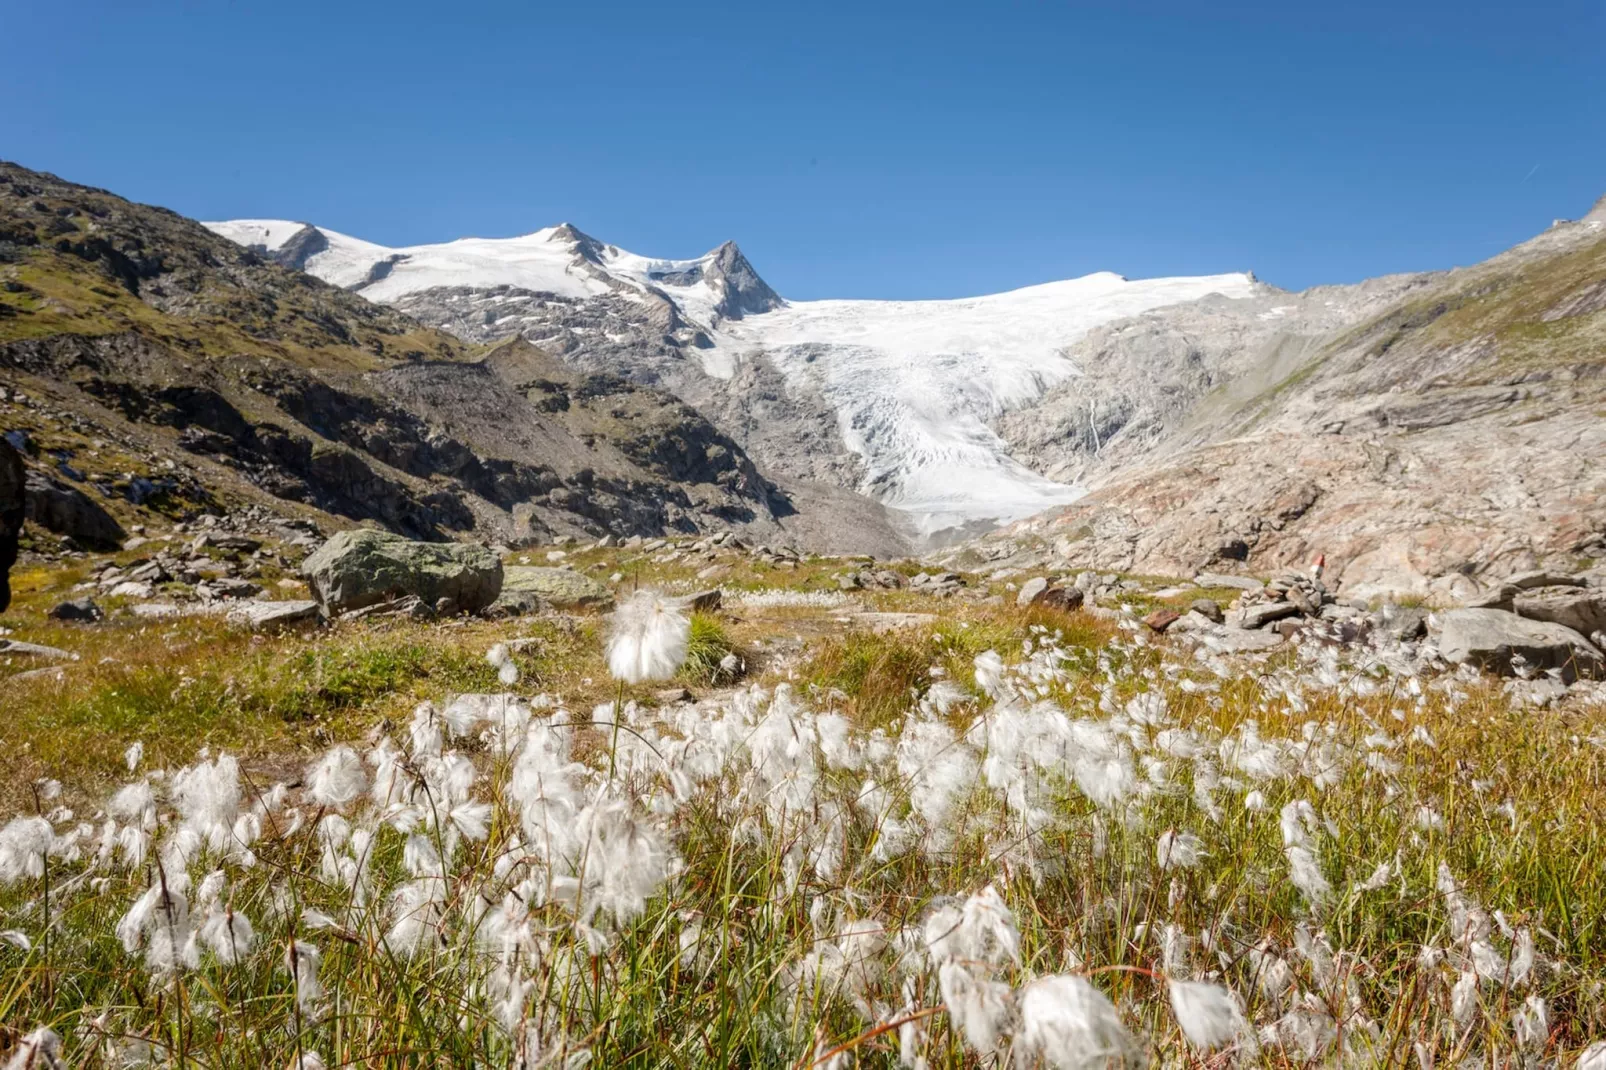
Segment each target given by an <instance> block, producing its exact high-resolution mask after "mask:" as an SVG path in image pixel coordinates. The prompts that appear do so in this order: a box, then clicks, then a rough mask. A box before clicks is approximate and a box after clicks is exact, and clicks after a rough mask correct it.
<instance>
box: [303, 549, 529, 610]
mask: <svg viewBox="0 0 1606 1070" xmlns="http://www.w3.org/2000/svg"><path fill="white" fill-rule="evenodd" d="M301 572H302V575H303V576H305V577H306V579H307V583H308V584H309V585H310V586H311V588H312V593H313V596H314V597H315V598H316V599H317V600H318V604H319V606H320V607H321V608H322V610H323V612H324V613H325V614H326V615H329V616H336V615H339V614H341V613H347V612H351V611H353V610H359V609H363V608H364V607H367V606H372V605H377V604H378V603H381V602H386V601H390V600H392V599H397V598H405V597H408V596H412V597H416V598H418V599H420V600H421V601H422V602H423V604H424V605H425V606H427V607H429V608H431V609H433V610H434V612H436V613H442V614H448V613H477V612H479V611H480V610H483V609H485V608H486V607H488V606H490V605H491V603H493V602H495V601H496V597H497V595H498V594H500V593H501V591H502V562H501V561H500V559H498V558H497V556H496V555H495V554H493V553H492V552H491V551H489V550H487V549H485V548H484V547H483V546H476V545H473V544H470V543H427V542H414V541H411V540H409V539H404V538H402V537H401V536H399V535H393V534H391V533H389V532H384V531H372V530H367V529H358V530H354V531H342V532H339V533H337V534H336V535H335V536H334V537H333V538H331V539H330V540H329V541H328V542H326V543H324V544H323V546H321V547H319V548H318V550H317V551H316V552H315V553H313V554H312V555H311V556H310V557H308V558H307V560H306V561H305V562H303V563H302V567H301Z"/></svg>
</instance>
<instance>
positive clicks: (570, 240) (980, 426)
mask: <svg viewBox="0 0 1606 1070" xmlns="http://www.w3.org/2000/svg"><path fill="white" fill-rule="evenodd" d="M206 225H207V226H208V227H210V228H212V229H213V230H214V231H216V232H217V233H219V234H221V235H223V236H224V237H227V238H230V239H232V240H234V241H236V242H239V243H241V244H243V245H252V246H257V247H259V248H261V249H262V250H263V251H264V252H266V253H267V254H268V255H275V250H280V249H281V247H285V248H287V247H288V245H287V243H288V244H289V245H293V244H296V243H292V242H291V239H292V238H293V237H295V236H296V235H297V234H298V233H299V232H300V231H302V230H304V229H306V227H305V225H304V224H301V223H292V222H288V221H283V220H234V221H230V222H223V223H208V224H206ZM319 234H321V235H322V238H323V241H321V242H319V243H317V245H316V246H314V247H309V248H315V249H316V250H317V251H315V252H312V254H311V255H310V256H307V257H306V258H305V260H304V262H302V263H301V266H302V267H303V268H304V269H305V270H306V271H308V272H310V273H312V274H314V275H317V276H318V277H320V278H322V279H324V280H325V281H327V282H330V283H333V284H335V285H337V286H344V287H347V288H349V289H353V290H356V291H357V292H359V293H361V294H362V295H363V296H365V297H368V298H370V299H372V300H375V301H382V302H396V301H398V300H400V299H402V298H404V297H408V296H409V295H417V294H420V293H422V292H424V291H431V290H441V289H444V288H463V289H466V290H480V291H483V290H486V289H491V288H494V287H510V288H512V289H513V290H516V291H525V292H526V293H527V294H531V295H537V294H551V295H554V296H556V297H559V298H564V299H567V300H569V301H571V302H573V301H578V302H580V305H579V306H576V307H579V308H582V309H583V308H585V307H589V306H588V304H587V303H588V302H591V301H592V299H598V300H603V299H606V300H610V301H613V302H614V305H613V306H612V307H614V308H615V309H616V310H617V307H618V301H619V299H623V300H624V301H625V302H626V306H627V307H632V308H633V307H637V305H638V304H639V306H640V307H641V308H642V309H643V313H642V317H643V320H644V322H647V321H648V318H649V317H648V310H649V309H650V308H652V307H655V305H656V307H659V308H663V309H668V306H669V305H672V306H673V309H672V312H671V314H670V320H669V321H664V322H665V323H666V324H667V325H666V326H665V327H664V328H663V329H664V332H665V333H668V332H677V331H678V332H679V333H678V334H677V338H676V339H675V340H669V344H671V345H682V344H684V340H686V339H694V344H692V345H690V346H687V348H686V349H685V353H686V355H687V356H688V357H691V358H694V360H695V364H693V365H690V366H692V367H700V369H701V371H702V373H703V374H706V375H707V376H710V377H711V378H712V379H714V380H729V379H731V378H732V377H733V376H734V375H735V373H736V371H737V369H738V368H739V367H740V365H741V363H742V361H744V360H747V359H752V358H753V357H754V356H756V355H758V354H763V355H765V356H766V357H767V359H768V360H769V361H770V362H771V363H773V364H774V365H775V367H776V369H777V370H778V371H780V373H781V374H782V376H783V377H784V379H785V381H786V383H787V385H788V388H789V389H791V390H793V391H804V390H806V391H808V392H810V393H813V394H815V395H818V396H819V397H822V398H824V399H825V402H826V403H827V404H828V405H829V406H830V407H831V409H832V410H834V412H835V414H836V421H837V427H838V432H839V434H840V437H841V440H842V443H843V445H844V446H846V447H847V449H848V450H850V451H852V452H853V453H854V454H856V455H857V456H858V457H860V458H861V459H862V460H863V462H864V478H863V480H862V481H861V484H860V486H859V487H858V488H857V489H859V490H860V491H861V492H863V493H866V494H869V495H871V496H873V497H875V498H877V499H879V500H880V501H882V502H883V503H885V504H886V505H888V506H890V507H893V508H896V509H898V510H900V511H902V512H903V513H904V514H905V515H906V516H907V517H908V520H909V523H910V527H911V528H912V529H914V531H915V532H916V533H918V534H919V535H921V536H933V535H936V534H938V533H940V532H942V531H944V530H946V529H951V528H962V527H966V526H974V525H976V524H978V523H983V522H994V523H996V522H1005V521H1010V520H1015V519H1019V518H1021V517H1025V516H1029V515H1031V514H1033V513H1036V512H1040V511H1042V510H1044V509H1047V508H1050V507H1052V506H1055V505H1060V504H1064V503H1066V502H1069V501H1073V500H1075V499H1076V498H1077V497H1079V496H1080V495H1081V493H1082V491H1081V489H1080V488H1078V487H1075V486H1070V485H1067V484H1064V483H1057V482H1055V481H1053V480H1050V479H1047V478H1045V477H1044V476H1041V475H1039V474H1037V473H1035V472H1033V471H1031V470H1030V469H1028V468H1026V467H1025V466H1024V465H1022V464H1020V463H1018V462H1017V461H1015V460H1014V459H1013V458H1012V457H1011V456H1010V454H1009V451H1008V448H1007V446H1006V444H1005V443H1004V442H1003V440H1002V439H1000V438H999V436H998V435H997V434H995V433H994V431H993V430H992V426H991V425H992V422H993V421H994V420H995V419H996V418H997V417H998V416H999V415H1001V414H1002V413H1004V412H1006V411H1008V410H1010V409H1013V408H1017V407H1020V406H1022V405H1026V404H1029V403H1031V402H1032V401H1034V400H1035V399H1037V398H1038V397H1039V396H1041V395H1042V393H1043V392H1044V391H1045V390H1047V389H1048V388H1050V387H1052V386H1054V385H1055V384H1057V383H1060V382H1062V381H1064V380H1066V379H1068V378H1070V377H1072V376H1076V375H1084V374H1085V375H1097V374H1098V369H1097V368H1078V367H1077V366H1076V365H1075V364H1074V363H1073V362H1072V361H1071V360H1070V359H1069V358H1068V357H1067V356H1066V355H1065V350H1066V347H1068V346H1070V345H1071V344H1072V343H1074V342H1076V341H1077V340H1078V339H1080V338H1081V337H1082V336H1083V335H1084V334H1086V333H1087V332H1088V331H1089V330H1091V329H1092V328H1094V327H1097V326H1099V325H1100V324H1103V323H1107V322H1109V321H1111V320H1115V319H1119V318H1122V317H1125V316H1132V315H1136V314H1138V313H1141V312H1144V311H1146V310H1148V309H1152V308H1157V307H1160V306H1163V305H1170V304H1177V303H1179V302H1184V301H1192V300H1195V299H1198V298H1201V297H1204V296H1207V295H1209V294H1221V295H1223V296H1226V297H1246V296H1249V295H1251V294H1252V293H1253V292H1254V286H1255V283H1254V279H1253V277H1252V276H1250V275H1247V274H1229V275H1211V276H1201V277H1186V278H1166V279H1143V280H1137V281H1128V280H1126V279H1124V278H1122V277H1121V276H1119V275H1114V274H1110V273H1108V272H1104V273H1099V274H1094V275H1088V276H1084V277H1082V278H1079V279H1070V280H1067V281H1063V282H1051V283H1046V284H1043V285H1040V286H1030V287H1026V288H1025V289H1020V290H1013V291H1010V292H1008V293H1001V294H993V295H990V296H986V297H975V298H965V299H960V300H944V301H848V300H832V301H799V302H790V303H788V302H785V301H782V300H781V299H780V297H779V296H778V295H776V294H775V293H774V291H773V290H771V289H770V288H769V287H768V286H767V285H765V284H764V282H763V280H762V279H760V278H759V277H758V275H757V273H756V272H754V271H753V270H752V267H751V265H750V264H748V263H747V261H746V259H745V258H743V257H742V256H741V253H740V251H738V250H737V249H736V248H735V246H734V245H730V244H728V243H727V244H726V245H723V246H720V247H719V248H718V249H715V250H713V251H711V252H709V253H707V254H705V255H703V256H701V257H696V258H693V259H689V260H662V259H653V258H649V257H643V256H638V255H636V254H634V253H630V252H626V251H625V250H622V249H619V248H618V247H616V246H611V245H604V244H602V243H600V242H598V241H596V240H595V239H593V238H589V237H587V236H586V235H584V234H582V233H580V232H579V231H578V230H576V229H574V228H573V227H571V226H568V225H563V226H559V227H550V228H547V229H544V230H538V231H536V232H534V233H532V234H526V235H523V236H520V237H516V238H500V239H488V238H464V239H460V240H458V241H454V242H446V243H442V244H436V245H418V246H410V247H405V248H388V247H386V246H382V245H376V244H374V243H372V242H366V241H362V240H361V239H358V238H352V237H349V236H347V235H344V234H339V233H337V232H335V231H330V230H324V229H322V228H319ZM279 255H280V256H281V258H282V256H283V254H282V253H280V254H279ZM666 302H667V304H666ZM554 307H557V306H554ZM561 307H570V306H561ZM561 307H557V308H558V310H557V311H551V315H552V316H561V315H563V314H564V313H563V312H562V311H561ZM549 311H550V310H549ZM676 317H678V321H677V320H676ZM651 322H655V323H657V322H660V321H658V320H652V321H651ZM492 329H495V330H498V331H504V332H507V333H511V332H512V331H515V330H517V331H520V332H522V333H524V334H525V335H526V336H527V337H529V338H530V339H531V340H532V341H538V342H543V343H544V342H546V341H547V339H548V337H549V336H550V334H551V332H552V331H553V330H554V329H561V330H564V331H566V332H567V334H568V337H569V338H570V340H571V343H573V344H578V345H582V346H583V345H584V344H585V342H586V338H585V336H586V332H587V331H588V330H593V328H586V327H580V326H577V325H574V326H571V327H565V326H564V325H563V324H562V323H561V322H560V323H558V324H556V326H555V325H554V323H553V322H552V320H551V318H550V317H549V318H547V319H541V318H540V317H537V316H529V315H527V316H525V317H523V318H522V319H518V320H516V321H513V322H509V323H507V324H506V326H503V324H502V322H501V321H500V320H498V321H497V322H496V323H495V324H494V327H493V328H492ZM648 333H649V334H650V333H651V331H648ZM474 340H484V339H479V338H476V339H474ZM732 433H735V434H737V437H738V438H739V439H740V438H741V435H740V434H739V432H737V431H735V430H732Z"/></svg>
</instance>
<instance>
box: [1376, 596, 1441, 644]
mask: <svg viewBox="0 0 1606 1070" xmlns="http://www.w3.org/2000/svg"><path fill="white" fill-rule="evenodd" d="M1372 627H1373V628H1374V629H1375V630H1376V631H1377V632H1378V633H1379V634H1380V635H1385V636H1387V637H1388V638H1390V639H1397V640H1400V641H1402V642H1409V641H1410V640H1412V639H1420V638H1422V636H1423V635H1425V634H1426V633H1427V630H1428V614H1427V610H1425V609H1421V608H1420V607H1417V606H1402V605H1396V604H1395V603H1393V602H1384V603H1383V604H1382V606H1380V607H1379V608H1378V610H1377V612H1376V613H1374V614H1372Z"/></svg>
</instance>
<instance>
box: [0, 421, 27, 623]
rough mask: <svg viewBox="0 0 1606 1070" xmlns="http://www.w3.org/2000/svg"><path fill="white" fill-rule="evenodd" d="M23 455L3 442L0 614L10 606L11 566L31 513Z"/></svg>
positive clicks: (0, 457) (0, 449) (0, 453)
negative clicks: (26, 517) (19, 539)
mask: <svg viewBox="0 0 1606 1070" xmlns="http://www.w3.org/2000/svg"><path fill="white" fill-rule="evenodd" d="M26 480H27V476H26V473H25V470H24V468H23V466H22V455H21V454H19V453H18V452H17V451H16V449H15V448H14V447H13V446H12V445H11V443H10V442H9V441H8V440H6V439H0V613H4V612H5V611H6V607H7V606H9V605H11V566H12V565H14V564H16V563H17V537H18V535H20V534H21V532H22V518H23V517H24V516H25V515H26V513H27V510H28V505H27V496H26V493H25V492H24V489H23V488H24V486H25V483H26Z"/></svg>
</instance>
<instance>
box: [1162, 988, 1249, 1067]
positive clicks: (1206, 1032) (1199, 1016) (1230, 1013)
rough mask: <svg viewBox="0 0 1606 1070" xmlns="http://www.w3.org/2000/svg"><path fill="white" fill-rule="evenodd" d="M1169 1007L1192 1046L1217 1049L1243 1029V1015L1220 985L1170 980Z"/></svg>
mask: <svg viewBox="0 0 1606 1070" xmlns="http://www.w3.org/2000/svg"><path fill="white" fill-rule="evenodd" d="M1168 988H1169V989H1170V994H1171V1010H1172V1011H1173V1012H1174V1013H1175V1014H1176V1016H1177V1025H1178V1026H1180V1027H1181V1028H1182V1035H1183V1036H1185V1037H1187V1038H1188V1043H1190V1044H1192V1045H1193V1046H1194V1047H1196V1048H1204V1049H1206V1050H1209V1049H1211V1048H1219V1047H1221V1046H1222V1045H1224V1044H1228V1043H1230V1042H1231V1041H1232V1040H1233V1038H1234V1037H1236V1036H1238V1035H1239V1034H1240V1033H1241V1032H1242V1031H1243V1029H1244V1020H1243V1016H1242V1015H1241V1014H1240V1013H1239V1012H1238V1004H1237V1003H1236V1002H1234V1001H1233V998H1232V993H1231V992H1229V991H1227V990H1226V989H1225V988H1223V987H1221V986H1220V985H1212V984H1204V983H1202V982H1198V981H1172V982H1170V983H1169V985H1168Z"/></svg>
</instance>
